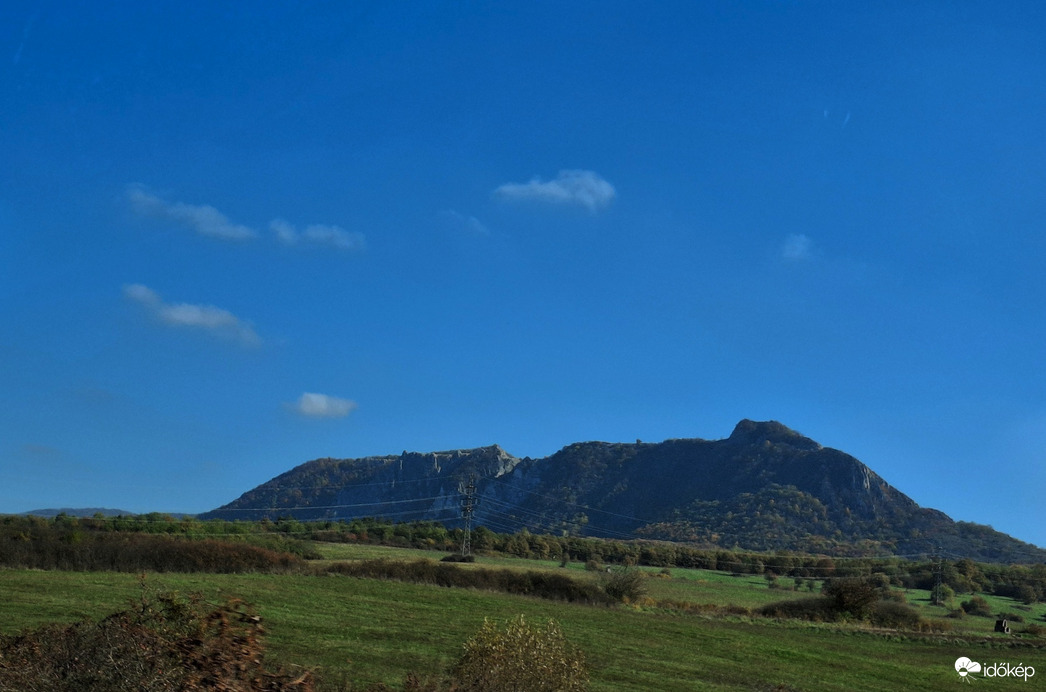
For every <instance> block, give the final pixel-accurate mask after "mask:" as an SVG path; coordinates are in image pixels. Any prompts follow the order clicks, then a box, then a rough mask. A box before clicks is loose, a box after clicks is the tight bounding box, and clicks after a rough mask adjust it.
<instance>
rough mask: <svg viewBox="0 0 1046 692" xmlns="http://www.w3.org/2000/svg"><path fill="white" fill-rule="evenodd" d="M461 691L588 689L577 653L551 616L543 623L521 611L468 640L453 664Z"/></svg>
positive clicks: (582, 659)
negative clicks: (532, 620) (531, 621)
mask: <svg viewBox="0 0 1046 692" xmlns="http://www.w3.org/2000/svg"><path fill="white" fill-rule="evenodd" d="M453 677H454V680H455V682H456V683H457V684H458V685H459V689H461V690H462V691H463V692H580V691H582V690H586V689H588V668H587V666H586V664H585V656H584V653H583V652H582V651H580V650H579V649H576V648H575V647H573V646H571V645H570V644H568V643H567V641H566V639H565V638H564V637H563V632H562V630H560V628H559V624H558V623H557V622H556V621H555V620H549V621H548V622H547V623H545V626H544V627H538V626H535V625H531V624H529V623H528V622H527V621H526V620H525V619H524V618H523V616H522V615H520V616H518V617H516V618H515V619H513V620H509V621H508V622H506V623H505V627H504V629H501V628H499V627H498V626H497V624H495V623H493V622H491V621H490V620H484V621H483V626H482V627H481V628H480V630H479V632H478V633H477V634H476V636H474V637H473V638H472V639H470V640H468V641H467V642H465V651H464V653H463V654H462V656H461V659H460V660H459V661H458V664H457V665H456V666H455V667H454V671H453Z"/></svg>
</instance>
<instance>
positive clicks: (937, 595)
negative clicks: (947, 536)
mask: <svg viewBox="0 0 1046 692" xmlns="http://www.w3.org/2000/svg"><path fill="white" fill-rule="evenodd" d="M943 571H944V555H942V554H941V548H940V546H938V547H937V554H936V555H935V556H934V565H933V591H932V592H931V595H932V596H933V604H934V605H941V573H942V572H943Z"/></svg>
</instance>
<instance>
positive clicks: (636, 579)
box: [602, 567, 646, 603]
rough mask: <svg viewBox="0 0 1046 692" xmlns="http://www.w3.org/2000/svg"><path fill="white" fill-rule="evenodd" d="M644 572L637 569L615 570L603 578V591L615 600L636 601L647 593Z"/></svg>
mask: <svg viewBox="0 0 1046 692" xmlns="http://www.w3.org/2000/svg"><path fill="white" fill-rule="evenodd" d="M644 580H645V577H644V576H643V573H642V572H640V571H639V570H636V569H628V568H627V567H626V568H625V569H621V570H615V571H614V572H611V573H610V574H608V575H606V577H604V579H603V583H602V586H603V591H605V592H606V594H607V596H609V597H610V598H612V599H613V600H615V601H621V602H623V603H634V602H635V601H638V600H639V599H641V598H642V597H643V596H645V595H646V584H645V583H644Z"/></svg>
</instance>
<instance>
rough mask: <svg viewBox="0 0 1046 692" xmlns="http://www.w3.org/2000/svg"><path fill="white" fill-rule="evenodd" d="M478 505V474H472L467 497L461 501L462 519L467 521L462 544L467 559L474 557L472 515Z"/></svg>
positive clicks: (462, 552) (466, 493)
mask: <svg viewBox="0 0 1046 692" xmlns="http://www.w3.org/2000/svg"><path fill="white" fill-rule="evenodd" d="M478 504H479V498H477V497H476V474H472V475H471V476H469V480H468V483H467V484H466V485H465V497H463V498H462V499H461V517H462V519H464V520H465V538H464V539H463V540H462V542H461V554H462V555H463V556H465V557H469V556H471V555H472V514H473V512H475V510H476V505H478Z"/></svg>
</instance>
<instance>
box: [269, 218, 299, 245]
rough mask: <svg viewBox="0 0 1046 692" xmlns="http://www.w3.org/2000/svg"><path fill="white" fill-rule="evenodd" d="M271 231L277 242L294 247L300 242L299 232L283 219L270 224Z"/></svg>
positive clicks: (274, 220)
mask: <svg viewBox="0 0 1046 692" xmlns="http://www.w3.org/2000/svg"><path fill="white" fill-rule="evenodd" d="M269 230H270V231H272V232H273V235H275V236H276V240H278V241H280V242H281V243H283V244H284V245H294V244H295V243H297V242H298V232H297V231H296V230H294V226H292V225H290V224H289V223H287V222H286V221H284V220H283V219H273V220H272V221H271V222H269Z"/></svg>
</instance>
